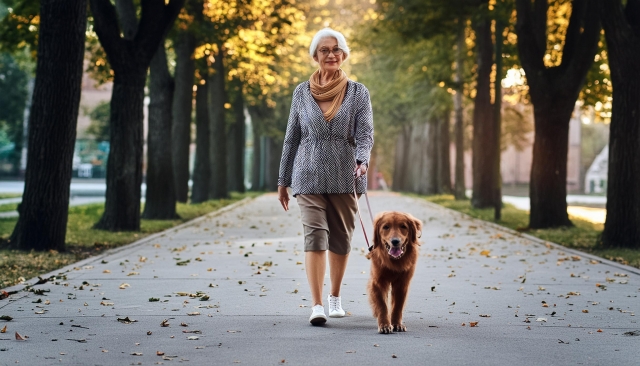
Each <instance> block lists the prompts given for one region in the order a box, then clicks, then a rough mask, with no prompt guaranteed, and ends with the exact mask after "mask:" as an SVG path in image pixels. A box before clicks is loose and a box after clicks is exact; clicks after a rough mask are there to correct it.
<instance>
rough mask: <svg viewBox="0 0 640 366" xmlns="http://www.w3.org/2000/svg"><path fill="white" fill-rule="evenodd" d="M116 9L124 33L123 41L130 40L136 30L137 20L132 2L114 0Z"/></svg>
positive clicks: (128, 0)
mask: <svg viewBox="0 0 640 366" xmlns="http://www.w3.org/2000/svg"><path fill="white" fill-rule="evenodd" d="M116 9H118V15H119V16H120V25H121V26H122V30H123V32H124V39H126V40H132V39H133V38H134V37H135V35H136V32H137V30H138V18H137V17H136V7H135V6H134V5H133V0H116Z"/></svg>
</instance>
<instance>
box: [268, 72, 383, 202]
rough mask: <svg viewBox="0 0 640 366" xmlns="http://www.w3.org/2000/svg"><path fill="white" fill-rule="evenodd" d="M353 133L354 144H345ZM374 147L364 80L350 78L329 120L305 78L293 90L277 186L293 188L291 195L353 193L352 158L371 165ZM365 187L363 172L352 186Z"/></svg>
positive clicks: (370, 113) (371, 118) (369, 105)
mask: <svg viewBox="0 0 640 366" xmlns="http://www.w3.org/2000/svg"><path fill="white" fill-rule="evenodd" d="M354 130H355V136H354V132H353V131H354ZM351 137H354V138H353V139H352V141H354V140H355V146H353V145H352V144H350V143H349V140H350V138H351ZM372 147H373V114H372V112H371V99H370V97H369V90H367V88H366V87H365V86H364V85H362V84H360V83H358V82H355V81H352V80H349V82H348V83H347V92H346V94H345V96H344V100H343V101H342V106H341V107H340V109H339V110H338V113H337V114H336V116H335V117H334V118H333V119H332V120H331V121H329V122H327V121H325V120H324V117H323V115H322V110H321V109H320V106H318V103H317V102H316V101H315V100H314V99H313V96H312V95H311V90H310V86H309V82H308V81H306V82H303V83H301V84H300V85H298V86H297V87H296V89H295V91H294V92H293V100H292V101H291V112H290V113H289V122H288V123H287V132H286V134H285V137H284V146H283V149H282V159H281V160H280V173H279V178H278V185H279V186H284V187H291V188H292V190H293V195H294V197H295V196H296V195H298V194H325V193H353V179H354V176H353V172H354V170H355V167H356V161H358V162H361V163H363V164H367V165H369V158H370V155H371V148H372ZM366 190H367V178H366V176H362V177H360V178H358V180H357V183H356V191H357V192H358V193H365V192H366Z"/></svg>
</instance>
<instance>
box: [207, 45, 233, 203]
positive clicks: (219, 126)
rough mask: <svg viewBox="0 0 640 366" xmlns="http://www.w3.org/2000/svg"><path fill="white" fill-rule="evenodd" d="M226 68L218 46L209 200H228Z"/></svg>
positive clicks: (211, 95)
mask: <svg viewBox="0 0 640 366" xmlns="http://www.w3.org/2000/svg"><path fill="white" fill-rule="evenodd" d="M226 77H227V74H226V72H225V68H224V49H223V46H222V43H220V44H218V52H217V54H216V55H215V60H214V62H213V74H212V75H211V76H210V77H209V81H208V84H209V103H208V105H209V163H210V164H211V174H210V176H209V198H211V199H218V198H227V197H229V190H228V188H227V122H226V118H225V104H226V103H227V99H228V98H227V90H226V87H225V86H226V83H225V79H226Z"/></svg>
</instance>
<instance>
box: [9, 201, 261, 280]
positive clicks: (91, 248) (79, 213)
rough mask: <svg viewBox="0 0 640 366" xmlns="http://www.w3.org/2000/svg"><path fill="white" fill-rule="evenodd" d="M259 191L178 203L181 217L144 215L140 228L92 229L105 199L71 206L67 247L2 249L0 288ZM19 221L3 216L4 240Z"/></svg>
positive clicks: (175, 224)
mask: <svg viewBox="0 0 640 366" xmlns="http://www.w3.org/2000/svg"><path fill="white" fill-rule="evenodd" d="M259 194H260V193H257V192H249V193H244V194H236V193H232V194H231V198H230V199H221V200H211V201H206V202H202V203H198V204H184V203H178V205H177V207H176V209H177V212H178V215H180V219H176V220H144V219H143V220H141V222H140V231H139V232H131V231H121V232H110V231H104V230H96V229H93V225H94V224H95V223H96V222H98V220H99V219H100V217H102V213H103V212H104V203H94V204H88V205H82V206H74V207H69V219H68V223H67V238H66V251H65V252H57V251H55V250H51V251H48V252H36V251H20V250H9V249H0V288H4V287H8V286H12V285H15V284H17V283H20V282H22V281H24V280H28V279H31V278H34V277H36V276H39V275H41V274H45V273H48V272H51V271H54V270H56V269H58V268H62V267H64V266H67V265H69V264H72V263H75V262H77V261H80V260H82V259H85V258H88V257H91V256H94V255H97V254H100V253H101V252H103V251H104V250H106V249H111V248H116V247H120V246H123V245H126V244H130V243H133V242H135V241H137V240H139V239H142V238H144V237H146V236H148V235H150V234H153V233H156V232H159V231H163V230H166V229H169V228H172V227H174V226H177V225H179V224H182V223H184V222H186V221H189V220H193V219H195V218H197V217H199V216H202V215H206V214H208V213H210V212H212V211H215V210H218V209H220V208H222V207H225V206H228V205H230V204H232V203H234V202H237V201H239V200H241V199H243V198H245V197H256V196H258V195H259ZM143 208H144V207H143ZM17 221H18V218H17V217H15V218H7V219H0V240H2V241H3V242H4V241H6V240H7V239H8V238H9V236H11V233H12V232H13V229H14V227H15V225H16V222H17Z"/></svg>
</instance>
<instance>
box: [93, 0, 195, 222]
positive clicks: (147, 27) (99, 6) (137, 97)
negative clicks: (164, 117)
mask: <svg viewBox="0 0 640 366" xmlns="http://www.w3.org/2000/svg"><path fill="white" fill-rule="evenodd" d="M90 4H91V12H92V14H93V20H94V29H95V31H96V33H97V34H98V38H99V39H100V43H101V44H102V46H103V47H104V50H105V52H106V54H107V57H108V59H109V63H110V64H111V67H112V69H113V71H114V80H113V91H112V96H111V116H110V150H109V157H108V162H107V191H106V195H105V198H106V202H105V209H104V214H103V215H102V218H101V219H100V221H98V223H96V225H95V228H97V229H104V230H109V231H139V230H140V196H141V195H140V184H141V182H142V144H143V138H142V134H143V131H142V120H143V106H144V103H143V102H144V87H145V81H146V77H147V69H148V68H149V64H150V63H151V59H152V58H153V56H154V55H155V54H156V52H157V51H158V47H159V46H160V44H161V43H162V40H163V39H164V36H165V35H166V33H167V31H168V29H169V28H170V26H171V25H172V24H173V21H174V20H175V18H176V17H177V16H178V13H179V11H180V9H181V8H182V5H183V4H184V0H169V2H168V3H167V2H165V1H162V2H160V1H154V2H151V1H143V2H141V11H140V22H139V24H136V23H137V20H136V12H135V7H134V5H133V1H132V0H118V1H116V6H117V7H118V12H116V8H115V7H114V5H113V4H112V3H111V2H109V1H105V0H90ZM118 13H119V15H120V18H118ZM120 28H122V29H120Z"/></svg>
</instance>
